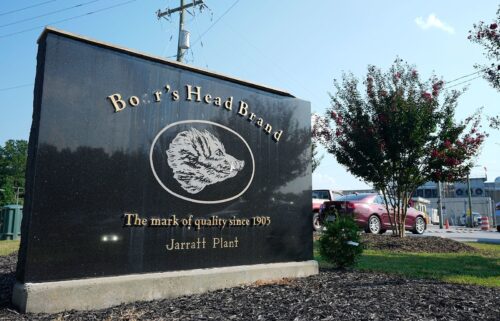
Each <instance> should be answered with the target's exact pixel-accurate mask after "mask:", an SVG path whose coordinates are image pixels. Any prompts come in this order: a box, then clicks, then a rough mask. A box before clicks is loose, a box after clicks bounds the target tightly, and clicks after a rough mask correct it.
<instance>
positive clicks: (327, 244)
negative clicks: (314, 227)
mask: <svg viewBox="0 0 500 321" xmlns="http://www.w3.org/2000/svg"><path fill="white" fill-rule="evenodd" d="M351 242H353V243H358V245H357V246H356V245H354V244H350V243H351ZM318 243H319V253H320V255H321V257H322V258H323V259H324V260H325V261H326V262H328V263H331V264H333V265H334V266H335V267H337V268H340V269H342V268H346V267H351V266H354V265H355V264H356V262H357V259H358V257H359V255H361V253H362V252H363V246H362V244H361V243H360V236H359V233H358V226H357V224H356V222H354V220H353V219H352V217H350V216H337V217H336V219H335V220H334V221H333V222H327V223H326V231H324V232H323V234H322V235H321V237H320V239H319V242H318Z"/></svg>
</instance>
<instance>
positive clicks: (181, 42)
mask: <svg viewBox="0 0 500 321" xmlns="http://www.w3.org/2000/svg"><path fill="white" fill-rule="evenodd" d="M195 6H200V8H203V7H206V5H205V4H204V3H203V0H193V2H191V3H188V4H186V5H185V4H184V0H180V6H179V7H177V8H173V9H168V8H167V10H165V11H163V12H162V11H161V10H158V11H157V12H156V15H157V17H158V19H160V18H165V17H170V15H171V14H172V13H175V12H179V39H178V41H177V61H179V62H182V58H183V57H184V53H185V51H186V49H188V48H189V39H187V40H186V36H185V35H186V34H187V31H186V30H185V29H184V10H186V9H187V8H191V7H195Z"/></svg>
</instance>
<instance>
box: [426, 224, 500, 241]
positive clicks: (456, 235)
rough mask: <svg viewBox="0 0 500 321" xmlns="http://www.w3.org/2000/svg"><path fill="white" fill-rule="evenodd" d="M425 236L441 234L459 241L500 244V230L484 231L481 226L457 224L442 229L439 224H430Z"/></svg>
mask: <svg viewBox="0 0 500 321" xmlns="http://www.w3.org/2000/svg"><path fill="white" fill-rule="evenodd" d="M423 236H439V237H445V238H449V239H452V240H455V241H459V242H479V243H495V244H500V232H497V231H496V229H490V230H489V231H482V230H481V229H479V228H469V227H457V226H450V228H449V229H445V228H443V229H440V228H439V226H438V225H429V226H427V231H425V233H424V234H423Z"/></svg>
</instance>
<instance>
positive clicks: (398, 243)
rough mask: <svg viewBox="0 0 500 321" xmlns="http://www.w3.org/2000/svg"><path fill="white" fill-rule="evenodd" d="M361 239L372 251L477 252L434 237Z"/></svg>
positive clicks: (451, 241)
mask: <svg viewBox="0 0 500 321" xmlns="http://www.w3.org/2000/svg"><path fill="white" fill-rule="evenodd" d="M361 239H362V241H363V243H364V244H365V246H366V248H367V249H373V250H388V251H392V252H428V253H456V252H468V253H475V252H478V250H477V249H475V248H473V247H472V246H469V245H467V244H463V243H460V242H457V241H454V240H450V239H446V238H442V237H436V236H426V237H411V236H410V237H404V238H398V237H393V236H392V235H389V234H388V235H374V234H365V233H363V234H362V235H361Z"/></svg>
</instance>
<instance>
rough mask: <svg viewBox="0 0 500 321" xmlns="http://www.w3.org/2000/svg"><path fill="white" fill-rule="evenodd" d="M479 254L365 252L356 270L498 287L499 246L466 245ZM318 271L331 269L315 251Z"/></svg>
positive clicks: (499, 274) (499, 284) (499, 275)
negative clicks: (319, 267)
mask: <svg viewBox="0 0 500 321" xmlns="http://www.w3.org/2000/svg"><path fill="white" fill-rule="evenodd" d="M468 244H469V245H471V246H473V247H475V248H477V249H479V250H480V251H479V252H478V253H394V252H390V251H379V250H365V251H364V252H363V255H362V256H361V258H360V260H359V262H358V265H357V266H356V269H358V270H361V271H374V272H384V273H391V274H398V275H403V276H406V277H410V278H427V279H435V280H440V281H445V282H451V283H462V284H474V285H484V286H490V287H500V245H497V244H480V243H468ZM315 257H316V259H317V260H318V263H319V264H320V266H321V267H331V266H330V265H329V264H328V263H326V262H325V261H324V260H323V259H322V258H321V257H320V256H319V253H317V250H315Z"/></svg>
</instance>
